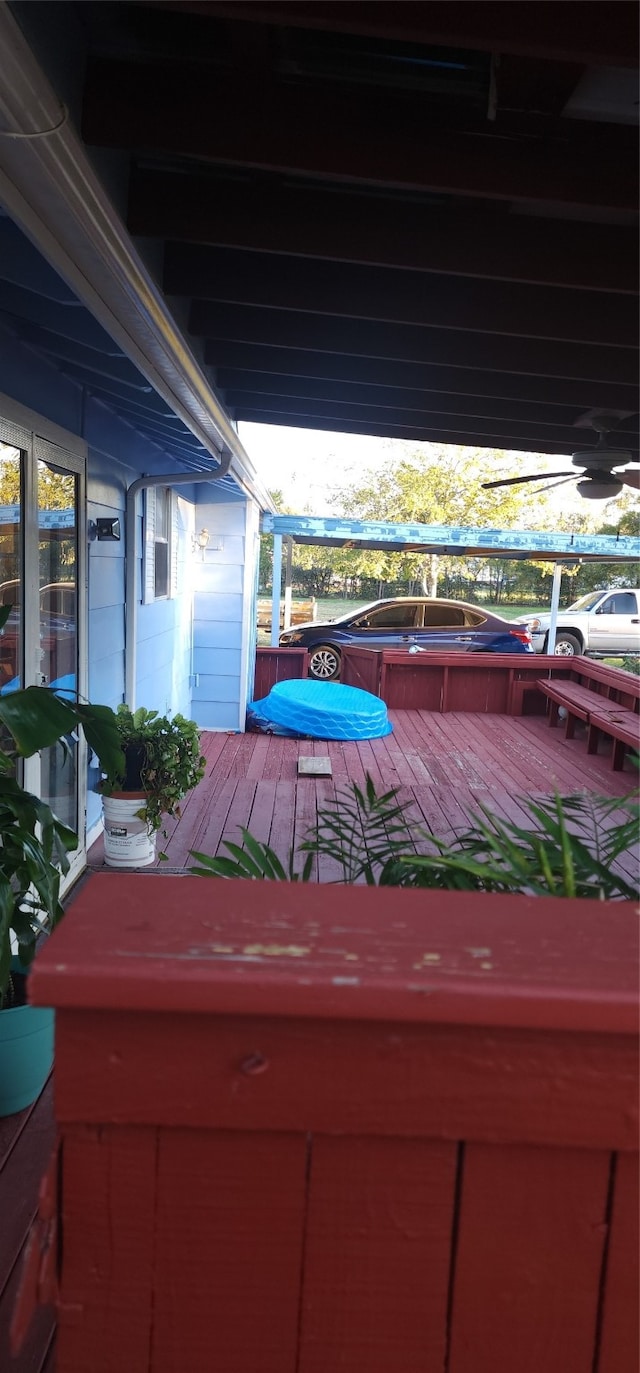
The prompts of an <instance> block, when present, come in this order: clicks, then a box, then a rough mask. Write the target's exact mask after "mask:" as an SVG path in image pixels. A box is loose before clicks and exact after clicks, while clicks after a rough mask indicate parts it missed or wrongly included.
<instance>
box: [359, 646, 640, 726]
mask: <svg viewBox="0 0 640 1373" xmlns="http://www.w3.org/2000/svg"><path fill="white" fill-rule="evenodd" d="M539 677H571V678H573V679H575V681H579V682H584V684H585V685H588V686H591V687H595V686H596V684H597V686H598V689H600V690H602V691H603V692H605V693H606V694H607V696H609V695H614V697H615V699H616V700H619V701H620V702H621V703H623V704H626V705H629V706H632V707H633V706H634V705H635V709H636V710H637V708H638V697H639V696H640V679H639V678H638V677H637V676H636V675H635V674H634V673H631V672H624V671H623V670H621V669H620V668H611V667H606V666H605V665H604V664H603V663H599V662H595V661H592V660H591V659H587V658H570V659H568V658H556V657H555V656H554V657H549V656H547V655H546V654H524V653H517V654H516V653H432V652H429V653H416V654H411V653H409V652H407V650H406V649H389V648H385V649H372V648H345V649H344V650H343V654H342V672H341V681H343V682H345V683H347V685H349V686H357V687H362V688H363V690H365V691H371V692H372V693H373V695H374V696H380V697H381V698H382V700H383V701H385V702H386V704H387V705H388V706H389V707H390V708H393V709H395V710H432V711H440V712H442V713H446V712H447V711H450V710H451V711H469V710H472V711H473V712H474V713H475V714H492V715H523V714H525V715H527V714H532V715H535V714H538V715H544V713H545V710H546V701H545V698H544V696H543V695H542V694H541V693H540V692H539V691H537V690H536V686H535V684H536V681H537V680H538V678H539Z"/></svg>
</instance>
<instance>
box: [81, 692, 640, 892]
mask: <svg viewBox="0 0 640 1373" xmlns="http://www.w3.org/2000/svg"><path fill="white" fill-rule="evenodd" d="M389 715H390V719H391V721H392V723H393V733H392V734H390V735H388V736H387V737H386V738H385V739H372V740H369V741H366V742H361V743H354V742H333V741H317V742H314V741H311V740H303V739H301V740H297V739H284V738H278V737H276V736H267V735H261V734H231V735H229V734H203V736H202V748H203V752H204V754H205V755H206V758H207V771H206V775H205V777H204V779H203V781H202V782H201V783H200V786H199V787H198V788H197V790H196V791H195V792H193V793H191V795H190V796H188V797H187V799H186V801H185V803H184V806H183V810H182V816H181V818H180V820H179V821H177V822H175V821H174V822H172V823H171V824H170V826H169V827H168V838H167V840H165V841H163V844H162V845H161V844H160V843H159V845H158V849H159V850H160V848H161V847H162V849H163V851H164V852H165V853H166V855H167V857H166V860H164V861H161V860H160V859H158V860H157V861H156V867H158V866H159V867H161V868H162V869H163V870H165V871H171V872H176V871H178V872H179V871H182V870H183V869H185V868H188V867H189V866H190V865H191V864H192V861H193V860H192V859H191V858H190V850H191V849H198V850H200V851H201V852H204V853H209V854H216V853H224V852H225V850H224V841H225V840H228V839H231V840H234V841H238V840H239V839H240V837H241V836H240V828H241V827H242V826H245V827H247V828H248V829H250V830H251V832H252V834H254V835H255V837H256V838H258V839H262V840H265V841H267V842H268V843H270V844H271V846H272V848H273V849H275V851H276V853H277V854H278V856H279V857H280V858H281V859H283V860H284V859H286V858H287V856H288V853H289V849H290V846H291V844H292V843H295V844H298V843H299V842H300V841H301V840H302V839H303V838H304V836H305V834H306V831H307V829H308V828H309V826H310V825H311V824H312V823H313V822H314V820H315V817H316V812H317V808H318V806H319V805H322V804H323V803H325V802H326V801H327V799H329V798H330V797H331V796H333V795H334V794H335V792H336V790H339V789H340V787H341V786H344V785H346V784H347V783H348V782H351V781H355V782H363V781H364V778H365V776H366V774H367V773H368V774H369V775H370V776H371V777H372V778H373V780H374V782H375V784H376V787H377V788H378V789H379V790H381V789H389V788H391V787H398V788H399V789H400V794H401V796H402V798H403V799H405V800H406V801H408V802H409V803H410V807H411V811H410V813H411V814H412V815H413V816H415V819H416V823H417V824H419V825H421V826H422V827H425V828H427V829H428V830H430V831H431V833H432V834H435V835H437V836H439V837H440V838H446V837H448V836H451V835H452V834H453V833H454V832H455V831H456V829H460V828H464V827H465V826H466V825H467V823H468V821H469V818H470V817H471V816H472V815H473V813H474V811H477V808H478V804H479V803H485V804H489V805H490V806H491V809H492V810H493V812H494V813H495V814H497V815H502V816H505V817H509V818H511V819H513V820H516V821H517V822H521V823H524V821H525V816H524V813H523V811H522V807H521V805H520V804H519V803H520V800H521V798H522V797H525V796H549V795H551V794H553V792H554V791H558V792H559V793H560V794H561V795H563V796H567V795H570V794H571V793H575V792H580V791H587V792H591V793H593V794H597V795H603V796H623V795H625V794H627V793H628V792H630V791H631V790H632V789H633V787H634V784H635V783H636V782H637V771H636V770H635V769H634V767H633V765H632V763H631V761H630V760H629V759H627V760H626V761H625V766H624V770H623V771H622V772H613V771H612V768H611V759H610V751H609V750H610V745H609V746H608V745H606V743H603V744H602V746H601V750H602V751H601V752H600V753H599V754H598V756H597V757H594V756H590V755H588V754H587V752H586V743H585V740H584V738H583V733H582V729H581V728H579V729H578V731H577V733H576V737H575V738H574V739H571V740H565V739H564V738H563V736H562V733H561V731H560V730H558V729H550V728H549V726H548V724H547V721H546V719H545V718H544V717H541V716H521V717H514V716H506V715H473V714H461V713H454V712H451V713H449V714H446V715H440V714H435V713H432V712H429V711H419V710H405V711H401V710H398V711H394V710H391V711H390V712H389ZM308 755H315V756H322V757H327V756H328V757H329V759H330V760H331V767H332V776H331V778H330V779H327V778H312V777H303V778H299V777H298V775H297V763H298V758H299V757H300V756H308ZM631 861H633V862H635V859H633V860H631ZM89 864H90V866H91V867H98V868H99V867H102V866H103V864H104V857H103V846H102V841H101V840H99V841H98V843H96V844H95V845H94V846H93V848H92V849H91V851H90V854H89ZM147 871H148V869H147ZM315 876H316V878H317V879H318V880H319V881H331V880H335V873H333V872H331V871H328V870H327V869H326V867H325V868H323V867H322V865H321V867H320V871H319V872H316V873H315Z"/></svg>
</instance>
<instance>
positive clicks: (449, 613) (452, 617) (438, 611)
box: [424, 602, 465, 629]
mask: <svg viewBox="0 0 640 1373" xmlns="http://www.w3.org/2000/svg"><path fill="white" fill-rule="evenodd" d="M464 622H465V618H464V610H462V608H461V607H458V606H454V605H438V604H437V603H435V602H434V604H433V605H425V608H424V623H425V628H426V629H450V628H453V627H454V626H455V627H456V628H458V627H459V626H460V625H463V624H464Z"/></svg>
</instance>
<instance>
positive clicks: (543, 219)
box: [10, 0, 638, 461]
mask: <svg viewBox="0 0 640 1373" xmlns="http://www.w3.org/2000/svg"><path fill="white" fill-rule="evenodd" d="M10 8H11V12H12V13H13V15H14V16H15V17H16V18H17V20H18V22H19V24H20V25H21V27H22V28H23V31H24V33H25V35H26V37H27V39H28V41H29V42H30V44H31V46H32V48H33V51H34V52H35V54H36V56H37V57H38V60H39V61H40V62H41V64H42V66H43V68H44V70H45V71H46V73H47V75H48V77H49V80H50V81H51V83H52V84H53V86H54V88H55V89H56V91H57V93H58V95H59V97H60V99H61V100H64V101H65V103H66V105H67V108H68V111H69V117H70V118H71V120H72V121H73V123H74V124H75V125H76V127H77V128H78V129H79V130H80V131H81V134H82V138H83V140H84V144H85V146H86V149H87V151H88V153H89V155H90V157H91V159H92V161H93V163H94V165H95V167H96V169H97V171H98V174H99V176H100V177H101V178H102V180H103V183H104V185H105V186H106V187H107V189H108V190H109V193H110V194H111V195H112V197H113V200H114V204H116V206H117V207H118V208H119V210H120V212H121V213H122V215H123V217H124V219H125V220H126V224H127V227H128V230H129V232H130V234H131V235H132V236H133V237H134V238H135V240H136V243H137V246H138V248H139V250H140V251H141V252H142V254H143V256H144V258H145V261H146V262H147V264H148V265H149V268H150V270H151V271H152V272H153V273H154V274H155V277H156V280H157V281H158V283H159V285H160V287H161V289H162V291H163V292H164V294H165V297H166V298H167V300H168V301H169V303H170V305H171V308H172V309H173V310H174V312H175V317H176V319H177V320H178V321H179V322H180V323H181V326H182V327H183V328H184V329H185V332H186V334H187V336H188V338H189V340H190V343H191V345H192V346H193V348H194V350H195V352H196V355H197V356H198V357H199V358H200V359H201V361H202V363H203V366H204V369H205V372H206V375H207V376H208V378H209V379H210V381H211V383H212V386H213V388H214V390H215V392H216V394H217V395H218V396H219V397H220V399H221V401H222V403H223V405H224V407H225V409H226V411H227V413H228V415H229V416H230V418H231V419H232V421H238V420H248V421H256V422H261V423H265V422H266V423H273V424H281V425H292V426H302V427H310V428H318V429H325V430H341V431H346V432H351V433H356V434H374V435H381V436H392V437H398V438H405V439H414V440H432V441H436V442H444V443H454V444H472V445H479V446H483V447H499V448H505V449H521V450H523V451H529V452H539V453H548V454H566V453H570V452H571V451H572V450H573V449H574V448H585V447H589V445H590V444H591V443H593V444H595V441H596V434H595V432H594V431H593V430H592V429H591V430H590V429H589V419H590V415H591V412H592V411H594V410H606V411H607V412H610V413H611V415H612V420H611V423H612V428H615V427H616V426H617V429H616V440H615V441H616V443H620V444H621V445H622V446H623V447H625V448H629V449H631V451H632V453H633V454H634V455H635V454H636V453H637V448H638V413H637V412H638V393H637V365H638V353H637V347H638V329H637V286H638V281H637V277H638V269H637V261H638V258H637V218H638V216H637V209H638V167H637V118H638V85H637V70H636V69H637V61H638V58H637V53H638V41H637V26H638V11H637V7H636V4H635V3H634V2H632V3H627V0H617V3H615V4H610V3H600V0H588V3H582V0H579V2H578V3H572V4H567V3H564V4H561V3H545V0H535V2H534V3H529V2H528V0H519V3H513V0H512V2H511V3H496V4H493V3H491V4H487V3H473V0H467V2H466V3H456V2H455V0H454V2H452V3H430V2H429V3H421V4H417V3H409V4H406V3H402V2H401V0H396V2H395V3H386V0H377V3H355V4H354V3H348V2H346V0H345V3H340V4H335V3H323V0H315V2H314V3H302V2H300V3H299V2H298V0H288V3H279V0H270V3H253V2H252V0H243V3H216V0H119V2H118V3H112V2H111V0H85V2H84V3H82V4H70V5H67V4H65V3H64V2H63V3H57V4H55V5H51V4H47V3H45V4H41V3H38V0H36V2H35V3H34V2H33V0H29V3H21V2H17V3H14V4H12V5H11V7H10ZM65 12H66V13H65ZM585 424H586V425H587V428H586V429H585V428H583V427H582V426H583V425H585ZM301 461H303V455H301Z"/></svg>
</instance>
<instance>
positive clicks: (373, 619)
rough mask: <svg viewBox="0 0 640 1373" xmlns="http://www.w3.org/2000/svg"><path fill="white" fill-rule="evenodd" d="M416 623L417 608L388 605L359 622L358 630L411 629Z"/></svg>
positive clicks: (410, 605) (411, 605)
mask: <svg viewBox="0 0 640 1373" xmlns="http://www.w3.org/2000/svg"><path fill="white" fill-rule="evenodd" d="M415 622H416V606H415V605H414V604H412V603H409V605H387V606H383V608H382V610H373V611H371V613H370V614H369V615H366V616H365V617H364V618H363V619H362V620H358V622H357V626H356V628H358V629H411V628H413V626H414V625H415Z"/></svg>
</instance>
